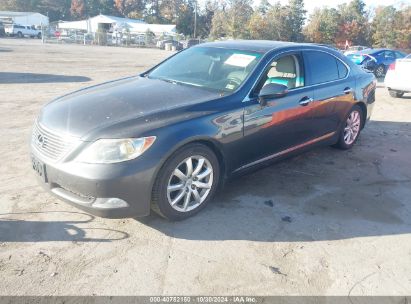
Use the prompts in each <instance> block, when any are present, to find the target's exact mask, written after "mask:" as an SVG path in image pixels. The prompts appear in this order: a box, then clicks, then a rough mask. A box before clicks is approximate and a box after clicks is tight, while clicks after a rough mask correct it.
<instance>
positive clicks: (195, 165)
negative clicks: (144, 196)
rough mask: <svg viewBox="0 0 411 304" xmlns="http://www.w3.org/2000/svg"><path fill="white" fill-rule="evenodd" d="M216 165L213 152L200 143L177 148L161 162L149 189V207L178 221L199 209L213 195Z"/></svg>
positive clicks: (203, 206)
mask: <svg viewBox="0 0 411 304" xmlns="http://www.w3.org/2000/svg"><path fill="white" fill-rule="evenodd" d="M219 177H220V166H219V162H218V159H217V157H216V155H215V154H214V152H213V151H212V150H211V149H210V148H208V147H207V146H205V145H202V144H189V145H187V146H185V147H183V148H181V149H179V150H177V151H176V152H175V153H174V154H173V155H172V156H171V157H170V158H169V159H168V160H167V161H166V162H165V164H164V165H163V167H162V168H161V170H160V172H159V173H158V175H157V178H156V181H155V183H154V186H153V191H152V209H153V210H154V211H155V212H156V213H158V214H159V215H161V216H163V217H165V218H167V219H169V220H171V221H180V220H184V219H186V218H188V217H191V216H193V215H194V214H196V213H198V212H199V211H201V210H202V209H203V208H205V207H206V205H207V204H208V202H209V201H210V200H211V198H212V197H213V196H214V194H215V192H216V190H217V188H218V184H219Z"/></svg>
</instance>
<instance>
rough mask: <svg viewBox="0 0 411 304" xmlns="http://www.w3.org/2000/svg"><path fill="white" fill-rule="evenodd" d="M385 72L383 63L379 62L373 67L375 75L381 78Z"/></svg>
mask: <svg viewBox="0 0 411 304" xmlns="http://www.w3.org/2000/svg"><path fill="white" fill-rule="evenodd" d="M385 73H386V71H385V66H384V65H382V64H380V65H379V66H377V67H376V68H375V72H374V74H375V77H377V78H382V77H384V76H385Z"/></svg>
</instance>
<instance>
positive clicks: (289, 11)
mask: <svg viewBox="0 0 411 304" xmlns="http://www.w3.org/2000/svg"><path fill="white" fill-rule="evenodd" d="M285 9H286V26H287V28H288V33H289V37H288V38H289V39H288V40H289V41H295V42H298V41H303V40H304V35H303V33H302V30H303V25H304V22H305V14H306V12H307V11H306V10H305V9H304V0H289V2H288V5H287V6H286V7H285Z"/></svg>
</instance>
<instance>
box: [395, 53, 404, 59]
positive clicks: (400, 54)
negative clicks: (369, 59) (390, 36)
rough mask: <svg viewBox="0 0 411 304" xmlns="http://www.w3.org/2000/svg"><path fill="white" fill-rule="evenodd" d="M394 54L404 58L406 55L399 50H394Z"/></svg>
mask: <svg viewBox="0 0 411 304" xmlns="http://www.w3.org/2000/svg"><path fill="white" fill-rule="evenodd" d="M395 56H396V57H397V58H404V57H405V56H406V55H405V54H404V53H401V52H395Z"/></svg>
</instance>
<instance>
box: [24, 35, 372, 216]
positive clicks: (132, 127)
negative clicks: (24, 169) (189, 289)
mask: <svg viewBox="0 0 411 304" xmlns="http://www.w3.org/2000/svg"><path fill="white" fill-rule="evenodd" d="M375 88H376V80H375V77H374V75H373V74H372V73H367V72H365V71H364V70H363V69H361V68H359V67H358V66H357V65H355V64H354V63H353V62H351V61H350V60H348V59H347V58H346V57H345V56H344V55H343V54H341V53H339V52H336V51H334V50H332V49H330V48H327V47H322V46H317V45H309V44H297V43H286V42H274V41H226V42H214V43H204V44H201V45H198V46H194V47H191V48H188V49H186V50H184V51H182V52H178V53H176V54H174V55H173V56H171V57H169V58H168V59H166V60H165V61H163V62H162V63H160V64H158V65H157V66H155V67H153V68H151V69H149V70H148V71H146V72H144V73H142V74H140V75H137V76H132V77H127V78H123V79H120V80H115V81H111V82H107V83H104V84H101V85H97V86H92V87H90V88H86V89H81V90H79V91H76V92H74V93H71V94H68V95H64V96H62V97H60V98H57V99H56V100H54V101H53V102H51V103H48V104H47V105H46V106H44V107H43V108H42V110H41V112H40V114H39V116H38V117H37V119H36V121H35V123H34V127H33V133H32V141H31V153H32V154H31V155H32V156H31V157H32V166H33V169H34V170H35V172H36V173H37V175H38V177H39V179H40V180H41V184H42V185H43V186H44V187H46V189H48V190H49V191H50V192H51V193H53V194H54V195H56V196H57V197H58V198H60V199H62V200H65V201H67V202H69V203H71V204H72V205H74V206H77V207H78V208H80V209H83V210H85V211H87V212H89V213H92V214H95V215H98V216H103V217H115V218H116V217H134V216H145V215H148V214H149V213H150V206H153V207H152V208H153V210H155V211H156V212H158V213H159V214H160V215H162V216H164V217H166V218H168V219H170V220H181V219H185V218H187V217H189V216H192V215H194V214H195V213H197V212H199V211H200V210H201V209H203V208H204V207H205V206H206V205H207V203H208V202H209V201H210V200H211V198H212V197H213V195H214V194H215V193H216V191H217V189H218V187H219V185H220V184H222V182H223V180H225V179H227V178H229V177H234V176H236V175H238V174H240V173H244V172H248V171H250V170H253V169H255V168H258V167H260V166H262V165H263V164H267V163H270V162H271V161H276V160H279V159H282V158H284V157H287V156H290V155H294V154H296V153H301V152H303V151H305V150H307V149H309V148H312V147H316V146H322V145H334V146H336V147H338V148H340V149H350V148H351V147H352V146H353V145H354V144H355V142H356V141H357V139H358V137H359V135H360V132H361V129H362V128H363V127H364V126H365V124H366V121H367V120H368V119H369V117H370V115H371V111H372V108H373V105H374V102H375ZM264 182H265V183H269V182H270V181H264ZM273 187H275V185H273Z"/></svg>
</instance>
